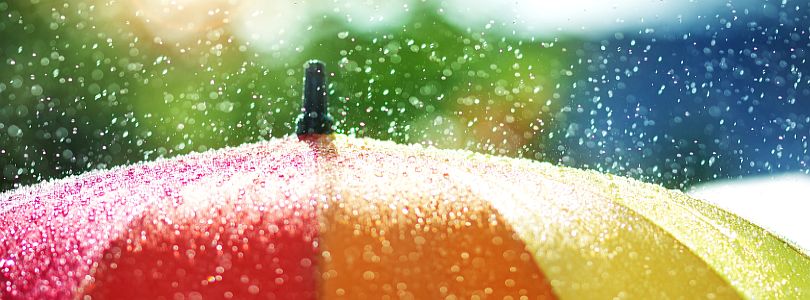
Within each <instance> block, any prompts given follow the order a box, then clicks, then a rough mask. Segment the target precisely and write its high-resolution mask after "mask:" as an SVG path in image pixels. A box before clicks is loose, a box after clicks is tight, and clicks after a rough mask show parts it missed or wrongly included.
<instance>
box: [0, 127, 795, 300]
mask: <svg viewBox="0 0 810 300" xmlns="http://www.w3.org/2000/svg"><path fill="white" fill-rule="evenodd" d="M809 273H810V259H808V257H807V256H806V255H805V254H803V253H801V252H800V251H798V250H796V248H794V247H792V246H791V245H789V244H786V243H785V242H783V241H782V240H780V239H779V238H777V237H775V236H773V235H771V234H769V233H768V232H766V231H764V230H762V229H760V228H758V227H756V226H754V225H752V224H750V223H748V222H746V221H744V220H742V219H740V218H738V217H736V216H734V215H731V214H728V213H726V212H724V211H722V210H719V209H717V208H715V207H713V206H710V205H708V204H705V203H703V202H700V201H697V200H694V199H692V198H689V197H687V196H685V195H683V194H681V193H680V192H676V191H670V190H666V189H663V188H660V187H657V186H653V185H648V184H643V183H640V182H637V181H633V180H629V179H625V178H621V177H614V176H609V175H603V174H599V173H596V172H589V171H582V170H575V169H568V168H560V167H554V166H551V165H549V164H543V163H537V162H532V161H527V160H514V159H506V158H499V157H489V156H485V155H479V154H472V153H469V152H464V151H447V150H436V149H425V148H422V147H419V146H403V145H397V144H394V143H389V142H380V141H375V140H368V139H354V138H348V137H345V136H340V135H330V136H323V137H313V138H310V139H307V140H303V141H302V140H299V139H298V138H296V137H289V138H284V139H276V140H271V141H268V142H262V143H257V144H251V145H245V146H241V147H238V148H230V149H223V150H218V151H211V152H206V153H202V154H193V155H188V156H183V157H178V158H174V159H170V160H159V161H156V162H150V163H146V164H140V165H133V166H128V167H122V168H116V169H113V170H110V171H101V172H92V173H89V174H85V175H82V176H78V177H73V178H69V179H64V180H58V181H54V182H49V183H43V184H40V185H36V186H33V187H27V188H23V189H19V190H16V191H12V192H10V193H5V194H2V195H0V289H1V290H0V292H1V294H0V296H2V297H0V298H2V299H18V298H19V299H22V298H78V297H83V296H89V298H93V299H100V298H163V299H200V298H233V299H244V298H261V299H268V298H270V299H273V298H275V299H314V298H326V299H331V298H347V299H358V298H374V299H376V298H406V299H408V298H412V299H437V298H443V299H555V298H559V299H582V298H586V299H591V298H599V299H601V298H656V299H658V298H802V297H808V295H810V274H809Z"/></svg>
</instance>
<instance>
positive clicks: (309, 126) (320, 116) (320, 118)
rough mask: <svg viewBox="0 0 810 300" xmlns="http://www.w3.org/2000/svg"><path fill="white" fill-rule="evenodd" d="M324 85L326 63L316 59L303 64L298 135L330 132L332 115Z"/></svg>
mask: <svg viewBox="0 0 810 300" xmlns="http://www.w3.org/2000/svg"><path fill="white" fill-rule="evenodd" d="M328 105H329V97H328V90H327V86H326V65H325V64H324V63H323V62H321V61H318V60H309V61H307V62H306V63H305V64H304V105H303V107H302V108H301V112H302V113H301V115H300V116H299V117H298V129H297V130H296V133H297V134H298V135H303V134H329V133H332V124H333V120H332V116H330V115H329V111H328V110H327V108H328Z"/></svg>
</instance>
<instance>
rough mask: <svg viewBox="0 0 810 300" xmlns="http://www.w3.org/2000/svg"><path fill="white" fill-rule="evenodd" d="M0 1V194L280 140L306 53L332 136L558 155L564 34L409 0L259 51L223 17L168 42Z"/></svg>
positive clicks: (155, 34)
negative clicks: (377, 23) (314, 62)
mask: <svg viewBox="0 0 810 300" xmlns="http://www.w3.org/2000/svg"><path fill="white" fill-rule="evenodd" d="M135 2H137V1H135ZM0 3H2V4H0V12H2V13H3V14H7V15H8V16H10V18H8V19H5V20H4V21H1V22H0V39H2V40H3V43H2V46H0V57H2V58H3V60H4V63H5V66H4V67H3V68H0V78H2V79H3V81H2V85H0V97H2V99H3V100H2V101H3V102H2V104H1V105H0V117H1V118H2V119H1V120H2V121H0V123H2V125H0V127H2V128H0V130H1V131H2V132H3V133H7V134H3V135H0V145H2V149H3V150H2V153H0V165H2V166H4V167H3V170H2V175H3V180H2V185H1V186H0V187H1V188H2V189H9V188H12V187H14V186H20V185H27V184H32V183H36V182H38V181H41V180H44V179H49V178H58V177H64V176H66V175H70V174H77V173H81V172H84V171H87V170H91V169H99V168H109V167H111V166H116V165H122V164H130V163H134V162H138V161H143V160H152V159H155V158H158V157H171V156H175V155H180V154H185V153H189V152H194V151H205V150H207V149H213V148H221V147H225V146H236V145H240V144H242V143H247V142H255V141H259V140H265V139H269V138H271V137H278V136H284V135H289V134H291V133H293V132H294V129H293V126H294V119H295V117H296V116H297V115H298V113H299V107H300V98H301V94H300V93H301V89H302V78H303V77H302V76H303V75H302V66H303V64H304V62H305V61H306V60H307V59H313V58H314V59H320V60H323V61H325V62H326V63H327V65H328V68H329V71H330V72H332V74H330V78H329V80H330V81H331V102H332V108H331V109H332V114H333V115H335V117H336V119H337V120H338V121H339V123H338V125H337V128H338V132H341V133H346V134H350V135H355V136H364V137H374V138H379V139H388V140H394V141H397V142H401V143H424V144H432V145H435V146H438V147H443V148H464V149H470V150H475V151H478V152H484V153H493V154H501V155H510V156H525V157H531V158H535V159H542V160H548V159H554V158H555V156H554V151H546V149H545V145H546V143H545V142H544V140H545V138H546V137H547V134H548V132H551V131H553V130H554V126H555V124H557V123H558V122H557V121H558V120H557V118H559V116H557V115H556V113H555V112H558V111H559V109H560V101H561V98H564V97H565V89H564V88H562V86H566V85H565V84H561V82H564V81H565V80H567V79H566V75H565V73H564V72H561V71H560V70H561V69H563V67H564V66H565V65H566V64H568V63H569V62H567V61H568V60H570V59H571V57H570V55H569V53H567V52H566V46H565V44H566V43H570V42H567V41H547V42H543V43H541V42H539V41H535V42H525V41H523V40H520V39H516V38H509V37H504V36H501V35H497V34H489V33H488V32H486V31H475V32H473V31H471V30H463V29H459V28H456V27H454V26H452V25H450V24H448V23H447V22H445V21H443V18H441V17H440V16H439V15H438V8H437V7H434V6H432V5H429V4H419V5H417V6H416V7H413V8H411V10H412V11H411V12H410V13H409V16H408V18H409V20H408V22H407V23H406V25H404V26H388V27H385V26H383V27H381V28H376V29H375V30H373V31H365V32H364V31H358V30H355V29H354V28H353V27H352V26H350V24H348V22H346V21H345V20H342V19H341V18H339V17H336V16H330V15H324V16H322V17H315V18H312V19H311V20H309V22H307V24H306V27H308V28H310V29H307V30H305V31H303V32H300V33H298V34H302V35H307V36H306V38H302V39H298V41H297V42H298V43H296V44H291V45H287V46H284V47H280V48H276V49H266V48H261V47H256V46H253V45H251V44H250V41H249V40H245V39H242V38H241V37H240V36H239V35H237V34H235V33H234V32H233V27H232V26H229V24H228V23H227V22H223V20H224V19H226V18H227V16H223V15H217V14H214V15H210V14H209V15H207V17H206V19H205V20H203V21H202V22H201V24H202V25H200V24H197V26H198V27H199V28H196V29H193V30H188V31H184V32H181V33H176V32H171V31H172V30H175V31H176V30H177V28H176V26H182V25H175V24H163V25H162V26H167V27H166V28H161V25H160V24H158V25H155V24H154V23H155V22H154V21H153V23H152V24H149V23H148V22H147V20H148V19H147V18H145V17H143V16H137V15H136V14H132V13H131V12H132V10H133V8H132V7H129V6H130V5H134V4H132V3H130V2H109V3H106V4H103V5H101V4H92V3H86V2H78V3H72V2H71V3H61V2H56V1H53V2H49V3H36V4H32V3H27V2H25V1H14V2H0ZM220 4H221V5H227V3H217V2H213V3H211V4H210V5H211V6H210V7H203V8H200V9H216V7H217V5H220ZM192 5H193V4H192ZM168 17H171V18H177V17H180V16H179V15H173V14H169V16H168ZM150 21H151V20H150ZM167 22H168V21H167ZM149 26H153V27H157V28H148V27H149ZM161 30H165V31H166V32H161ZM172 34H175V35H180V36H179V37H171V35H172ZM166 35H168V36H170V37H169V38H167V37H165V36H166ZM527 58H531V59H527ZM569 75H570V74H569Z"/></svg>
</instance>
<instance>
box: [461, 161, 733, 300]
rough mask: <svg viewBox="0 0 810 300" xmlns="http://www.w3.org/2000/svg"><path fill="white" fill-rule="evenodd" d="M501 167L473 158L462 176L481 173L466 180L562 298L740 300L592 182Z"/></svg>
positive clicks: (539, 168) (532, 168)
mask: <svg viewBox="0 0 810 300" xmlns="http://www.w3.org/2000/svg"><path fill="white" fill-rule="evenodd" d="M489 161H491V159H490V160H489ZM498 161H499V163H500V165H499V164H496V163H487V162H486V161H485V160H483V159H476V160H475V161H474V162H471V163H470V166H472V167H470V168H469V169H467V170H464V169H462V170H459V173H460V174H484V175H481V176H477V175H468V176H469V178H468V179H467V180H466V181H467V182H468V183H469V184H470V185H471V186H476V187H477V192H478V193H479V194H482V195H486V196H487V198H488V199H490V201H491V203H492V204H493V205H494V206H495V208H496V209H498V210H499V211H500V212H501V214H502V215H503V216H504V217H505V218H506V219H507V220H508V221H510V223H511V224H513V226H514V227H515V230H516V232H517V233H518V234H519V235H520V236H521V237H522V238H523V240H524V241H526V244H527V246H528V247H529V249H530V250H531V251H532V252H533V253H534V254H535V260H536V261H537V262H538V264H540V266H541V268H542V269H543V271H544V272H545V273H546V275H547V276H548V277H549V278H550V280H551V284H552V286H553V287H554V290H555V293H556V294H557V295H558V296H559V297H560V298H561V299H679V298H680V299H700V298H716V299H735V298H739V295H738V294H737V293H736V292H735V291H734V289H733V288H732V287H731V286H730V284H729V283H728V282H726V281H725V280H724V279H723V278H721V277H720V276H719V275H718V274H716V273H715V271H714V270H712V269H711V268H710V267H709V266H708V265H707V264H706V263H705V262H704V261H702V259H701V258H700V257H698V256H696V255H694V254H693V253H692V252H691V251H689V249H688V248H687V247H686V246H685V245H684V244H682V243H680V242H679V241H678V240H676V239H675V238H674V237H673V236H671V235H670V234H669V233H668V232H666V231H665V230H663V229H662V228H659V227H658V226H657V225H656V224H654V223H652V222H650V221H648V220H647V219H645V218H644V217H643V216H641V215H639V214H637V213H635V212H633V211H632V210H629V209H627V208H626V207H623V206H621V205H618V204H617V203H615V202H613V201H612V200H611V199H609V197H608V195H606V194H605V193H604V192H602V193H594V192H593V191H592V188H591V187H590V185H592V184H593V183H592V181H591V180H589V178H584V177H581V176H568V177H566V178H561V175H559V172H560V169H557V168H556V167H552V166H549V165H543V164H538V163H529V164H527V163H526V162H510V161H507V160H500V159H498ZM503 164H511V165H506V166H504V165H503ZM476 165H478V166H476ZM482 165H483V166H482ZM479 166H480V167H479ZM482 170H487V171H486V172H482ZM566 172H574V173H577V172H578V173H583V172H581V171H572V170H566ZM573 175H581V174H573ZM476 182H479V183H480V182H487V183H488V184H487V185H481V184H475V183H476Z"/></svg>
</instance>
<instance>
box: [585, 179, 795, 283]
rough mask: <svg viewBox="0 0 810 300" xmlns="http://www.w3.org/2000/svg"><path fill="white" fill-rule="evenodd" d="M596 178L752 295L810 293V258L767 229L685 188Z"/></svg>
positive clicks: (618, 197) (619, 200) (615, 198)
mask: <svg viewBox="0 0 810 300" xmlns="http://www.w3.org/2000/svg"><path fill="white" fill-rule="evenodd" d="M590 177H593V178H594V181H597V180H596V178H597V177H601V179H599V180H598V182H599V185H600V186H603V187H604V186H609V187H610V189H611V192H612V193H613V195H614V198H613V199H614V200H615V201H617V202H618V203H621V204H622V205H625V206H627V207H629V208H631V209H633V210H635V211H636V212H638V213H640V214H642V215H644V216H645V217H647V218H649V219H651V220H654V221H655V222H656V223H657V224H658V225H659V226H661V227H662V228H664V229H665V230H667V231H668V232H670V233H671V234H672V235H674V236H675V237H676V238H678V239H679V240H680V241H681V242H682V243H684V244H685V245H687V246H688V247H689V248H690V249H691V250H692V251H694V252H695V253H697V254H698V256H700V257H701V258H703V259H704V260H706V261H707V262H708V263H709V264H710V265H711V266H712V267H713V268H715V269H716V270H718V271H719V272H720V273H721V275H722V276H724V277H725V278H726V279H727V280H728V281H730V282H733V283H734V284H735V286H736V287H737V288H738V289H739V290H740V292H742V293H743V294H745V295H746V296H748V297H749V298H756V299H807V298H808V297H810V259H808V257H807V256H805V255H803V254H802V253H800V252H799V251H797V249H795V248H793V247H791V246H790V245H788V244H787V243H785V242H784V241H782V240H780V239H779V238H777V237H776V236H774V235H772V234H770V233H768V232H767V231H765V230H763V229H762V228H760V227H757V226H755V225H753V224H751V223H749V222H747V221H745V220H743V219H742V218H740V217H737V216H735V215H733V214H730V213H728V212H725V211H723V210H721V209H719V208H717V207H714V206H712V205H709V204H707V203H705V202H701V201H698V200H695V199H692V198H690V197H688V196H686V195H684V194H682V193H680V192H676V191H669V190H666V189H664V188H660V187H657V186H652V185H647V184H643V183H640V182H636V181H630V180H627V179H625V178H619V177H611V178H607V177H604V176H590ZM631 191H632V192H631ZM659 199H660V200H659ZM762 200H763V201H767V196H765V195H763V199H762ZM695 228H705V230H695Z"/></svg>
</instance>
